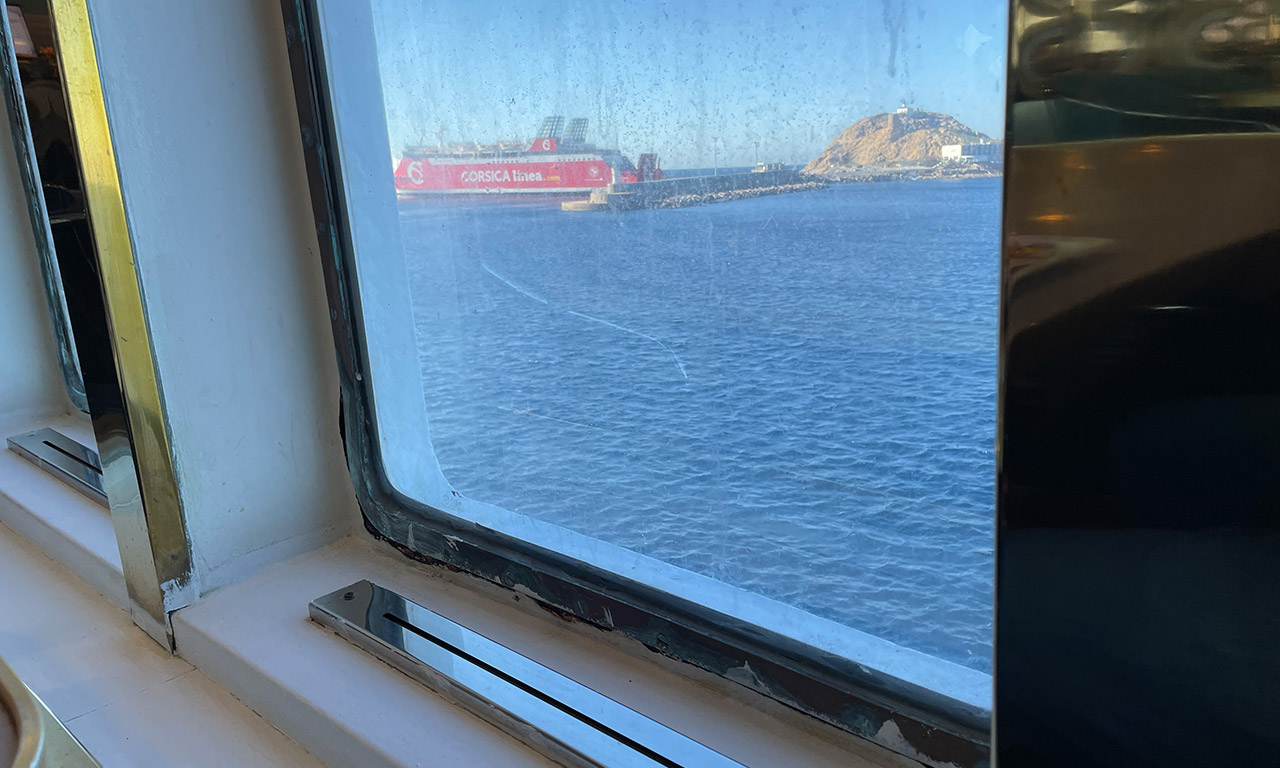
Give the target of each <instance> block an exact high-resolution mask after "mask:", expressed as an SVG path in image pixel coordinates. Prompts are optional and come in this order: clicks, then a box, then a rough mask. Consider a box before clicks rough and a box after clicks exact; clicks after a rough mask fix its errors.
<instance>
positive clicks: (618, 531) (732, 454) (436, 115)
mask: <svg viewBox="0 0 1280 768" xmlns="http://www.w3.org/2000/svg"><path fill="white" fill-rule="evenodd" d="M1004 5H1005V4H1004V3H1001V2H996V1H995V0H961V1H959V2H955V3H924V2H908V1H906V0H902V1H894V0H883V2H856V1H853V0H838V1H837V0H832V1H830V2H823V1H819V2H808V3H783V2H764V1H762V2H756V1H754V0H743V1H742V2H736V3H731V4H719V3H716V4H699V3H664V2H628V3H608V4H572V3H563V2H556V3H527V4H521V5H519V6H517V7H513V6H511V5H510V4H508V3H499V2H483V1H481V2H475V1H471V0H469V1H468V2H465V3H464V2H422V1H421V0H375V2H374V4H373V7H374V10H375V32H376V39H377V48H378V62H379V70H380V71H379V73H378V74H379V76H380V81H381V86H382V92H381V100H382V106H383V113H384V116H385V121H386V135H387V139H388V144H389V146H388V149H389V156H387V157H386V158H385V171H380V172H379V173H381V174H382V176H381V178H379V179H377V180H376V183H377V184H381V185H385V187H387V188H388V189H390V188H394V192H395V196H396V198H395V199H396V210H397V216H398V228H399V246H398V248H399V250H400V253H393V254H389V253H378V254H374V255H369V254H366V255H364V256H363V257H362V258H363V259H364V260H365V261H364V262H362V268H363V269H365V270H366V272H367V273H373V272H377V271H378V270H380V269H384V268H385V267H382V266H379V263H383V264H385V263H386V260H387V259H397V260H399V259H402V260H403V264H402V266H403V274H404V276H405V279H406V280H407V283H408V293H409V296H410V304H411V307H412V309H411V320H410V319H409V318H408V317H402V318H400V319H399V321H398V322H399V324H400V325H401V326H403V325H405V324H408V323H410V322H411V323H412V327H413V334H414V344H415V350H414V353H415V357H416V360H415V361H414V363H413V372H412V375H411V377H412V378H413V381H412V382H411V385H412V388H413V389H414V391H415V395H416V396H417V397H418V398H419V399H420V402H421V403H422V404H423V405H424V407H425V412H426V417H427V420H428V422H429V429H424V430H419V431H418V432H417V433H414V434H410V435H408V436H407V437H406V436H405V435H404V434H402V433H396V432H395V429H396V428H395V427H393V426H385V427H384V435H383V446H384V452H386V453H387V454H388V456H384V460H385V461H386V462H387V464H388V467H389V469H388V472H389V474H390V476H391V478H392V481H393V482H395V483H397V485H399V486H401V490H403V491H404V492H406V493H408V494H410V495H414V496H418V497H419V500H420V501H422V502H424V503H426V504H430V505H434V506H436V507H439V508H442V509H446V510H453V511H459V510H461V511H463V512H465V509H466V507H465V504H463V503H462V502H460V501H458V499H467V500H474V501H475V502H476V503H478V504H484V505H490V506H492V507H493V508H498V509H502V510H506V511H508V512H510V513H514V514H516V515H518V516H524V517H527V518H529V519H531V520H533V521H538V522H540V523H549V524H554V525H555V526H561V527H563V528H565V529H568V530H570V531H573V532H576V533H578V534H583V535H585V536H588V537H591V538H593V539H598V540H601V541H603V542H607V543H608V544H610V545H616V546H618V547H621V548H624V549H626V550H628V551H631V552H635V553H639V554H641V555H645V556H648V557H651V558H654V559H656V560H659V561H662V562H664V563H667V564H670V565H674V566H678V567H679V568H682V569H687V570H688V571H691V572H694V573H697V574H701V575H703V576H706V577H710V578H712V579H715V580H716V581H718V582H721V583H723V584H727V585H729V586H730V587H734V588H740V589H741V590H744V591H745V592H746V593H751V594H754V595H758V596H763V597H765V598H770V599H772V600H776V601H778V602H779V603H781V604H785V605H787V606H790V607H792V608H799V609H802V610H803V611H805V612H806V615H808V616H810V617H812V619H813V621H814V622H819V623H820V622H821V621H823V620H826V621H830V622H835V623H837V624H839V625H842V626H845V627H850V628H853V629H857V630H861V631H863V632H867V633H870V634H872V635H875V636H877V637H880V638H884V639H886V640H889V641H891V642H893V643H898V644H901V645H904V646H907V647H909V648H912V649H916V650H919V651H923V652H925V653H927V654H930V655H933V656H936V657H939V658H941V659H945V660H947V661H949V662H954V663H956V664H959V665H964V666H967V667H970V668H972V669H975V670H980V671H984V672H985V671H989V669H990V656H991V627H992V618H991V592H992V570H993V566H992V537H993V498H994V491H993V483H994V476H995V460H994V433H995V424H994V421H995V387H996V327H997V303H998V284H997V279H998V261H999V249H998V242H999V234H998V232H999V220H1000V197H1001V181H1000V179H999V178H998V177H999V174H1000V170H1001V165H1000V163H1001V160H1002V157H1003V147H1002V145H1001V144H1000V142H999V141H998V139H999V138H1000V137H1001V136H1002V135H1003V113H1004V68H1005V62H1004V39H1005V23H1006V22H1005V16H1004V14H1005V9H1004ZM369 279H370V280H372V279H375V278H369ZM366 282H368V280H366ZM369 303H370V302H369V300H368V299H366V304H369ZM369 311H373V310H369ZM366 321H367V322H366V332H367V334H369V336H370V337H376V336H377V335H378V334H382V333H387V334H390V333H393V332H397V333H399V332H403V327H399V328H396V329H395V330H394V331H393V329H392V326H391V325H390V324H389V323H381V322H374V321H371V320H369V318H368V317H366ZM374 374H375V376H376V375H378V372H377V370H376V366H375V370H374ZM384 378H385V377H384ZM376 383H377V382H375V384H376ZM396 385H405V381H399V382H397V383H396ZM387 386H392V385H391V384H388V385H387ZM400 402H403V401H402V400H395V399H394V398H390V397H388V398H383V399H381V400H380V403H379V407H380V408H381V412H380V414H379V420H380V423H382V424H384V425H391V424H392V423H409V422H408V421H406V419H407V417H405V416H404V415H403V414H398V413H396V412H392V411H394V409H396V408H399V407H401V406H398V405H396V403H400ZM433 463H438V470H439V473H440V475H441V476H442V477H443V478H444V480H445V481H446V483H447V485H438V486H431V485H430V484H429V483H424V484H422V485H418V486H415V485H414V483H413V482H412V481H411V480H408V479H405V478H411V477H412V476H414V472H417V471H421V472H423V473H425V472H427V470H426V469H415V468H422V467H428V466H431V465H433ZM433 471H434V470H433ZM460 505H461V506H460ZM824 626H825V625H824Z"/></svg>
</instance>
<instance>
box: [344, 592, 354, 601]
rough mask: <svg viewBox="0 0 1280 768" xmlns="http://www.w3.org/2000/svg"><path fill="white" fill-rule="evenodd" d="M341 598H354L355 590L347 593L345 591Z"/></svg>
mask: <svg viewBox="0 0 1280 768" xmlns="http://www.w3.org/2000/svg"><path fill="white" fill-rule="evenodd" d="M342 599H343V600H355V599H356V593H355V592H347V593H345V594H344V595H343V596H342Z"/></svg>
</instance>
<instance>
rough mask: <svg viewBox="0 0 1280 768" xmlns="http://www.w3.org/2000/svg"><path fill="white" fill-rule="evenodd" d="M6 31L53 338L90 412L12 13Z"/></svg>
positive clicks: (14, 119)
mask: <svg viewBox="0 0 1280 768" xmlns="http://www.w3.org/2000/svg"><path fill="white" fill-rule="evenodd" d="M0 25H2V26H3V34H0V85H3V89H4V103H5V108H6V110H7V112H8V115H9V132H10V133H11V134H12V138H13V149H14V152H16V153H17V156H18V170H19V171H20V172H21V173H22V187H23V190H24V191H25V192H26V198H27V215H28V216H29V217H30V218H31V232H32V235H33V236H34V238H35V244H36V253H37V254H39V256H40V276H41V278H42V279H43V282H44V293H45V300H46V302H47V304H48V307H49V322H50V324H52V326H53V335H54V340H55V342H56V343H57V347H58V368H59V370H60V371H61V372H62V386H63V388H64V389H65V390H66V392H67V398H68V399H69V400H71V404H72V405H74V406H75V407H76V408H77V409H79V410H81V411H83V412H84V413H88V412H89V400H88V398H87V397H86V396H85V391H84V374H83V373H82V372H81V370H80V360H79V357H78V356H77V354H76V340H75V335H74V334H73V333H72V330H71V317H70V313H69V312H68V310H67V297H66V294H65V293H64V292H63V289H62V274H61V272H60V270H59V268H58V255H57V252H56V250H55V249H54V246H53V232H52V231H51V229H50V225H49V211H48V209H47V208H46V207H45V200H44V189H43V186H42V182H41V180H40V169H39V167H38V166H37V164H36V157H35V142H34V141H33V140H32V138H31V123H30V121H29V120H28V119H27V110H26V107H25V106H24V103H23V92H22V80H21V79H20V78H19V76H18V56H17V50H16V49H15V48H14V44H13V31H12V30H11V29H10V28H9V15H8V14H7V13H6V14H3V16H2V17H0Z"/></svg>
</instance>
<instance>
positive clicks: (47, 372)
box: [0, 116, 72, 444]
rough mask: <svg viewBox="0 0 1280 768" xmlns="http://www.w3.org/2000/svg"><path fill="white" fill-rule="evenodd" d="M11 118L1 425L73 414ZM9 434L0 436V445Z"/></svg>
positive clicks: (5, 151) (3, 163)
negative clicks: (63, 382) (42, 276)
mask: <svg viewBox="0 0 1280 768" xmlns="http://www.w3.org/2000/svg"><path fill="white" fill-rule="evenodd" d="M12 147H13V137H12V134H11V133H10V130H9V120H8V117H7V116H6V117H4V118H3V119H0V198H3V199H2V200H0V351H2V352H3V359H4V363H3V365H0V423H3V424H11V423H16V421H20V422H24V423H25V422H28V421H33V420H38V419H42V418H47V417H53V416H59V415H63V414H67V413H70V412H71V411H72V406H71V401H70V400H68V399H67V395H66V391H65V390H64V389H63V386H62V375H61V373H60V372H59V370H58V354H57V348H56V346H55V344H56V342H55V341H54V336H53V326H52V324H51V323H50V320H49V305H48V303H47V302H46V300H45V294H44V283H43V282H42V280H41V277H40V260H39V256H38V255H37V254H36V244H35V237H34V236H33V235H32V233H31V219H30V218H29V217H28V216H27V203H26V193H25V192H24V191H23V188H22V176H21V175H20V174H19V172H18V160H17V157H16V156H15V155H14V152H13V149H12ZM5 437H8V435H7V434H0V444H2V443H3V440H4V438H5Z"/></svg>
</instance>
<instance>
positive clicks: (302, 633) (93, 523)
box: [0, 416, 919, 768]
mask: <svg viewBox="0 0 1280 768" xmlns="http://www.w3.org/2000/svg"><path fill="white" fill-rule="evenodd" d="M40 426H49V427H54V428H56V429H59V430H62V431H63V432H64V433H65V434H67V435H69V436H71V437H74V438H76V439H80V440H86V441H87V440H91V439H92V432H91V428H90V426H89V424H88V423H87V421H86V420H85V418H84V417H77V416H66V417H61V418H58V419H45V420H42V421H41V422H40V423H38V424H37V423H27V422H25V421H21V420H16V421H11V422H7V423H4V424H0V427H2V428H3V429H7V430H8V431H7V432H5V433H4V434H5V435H8V434H14V433H18V432H22V431H26V430H29V429H34V428H37V427H40ZM0 453H2V454H3V456H0V523H3V524H4V525H7V526H8V527H10V528H11V529H13V530H14V531H15V532H17V533H19V534H20V535H21V536H23V537H24V538H26V539H27V540H28V541H31V542H32V543H34V544H35V545H36V546H37V547H38V548H40V549H42V550H43V551H44V552H45V553H46V554H47V555H48V556H49V557H51V558H52V559H54V560H55V561H58V562H60V563H62V564H63V565H64V566H65V567H67V568H68V569H69V570H70V571H72V572H73V573H75V574H76V575H77V576H78V577H79V578H81V579H82V580H84V581H85V582H86V583H88V584H89V585H90V586H91V587H92V588H94V589H96V590H97V591H98V592H100V593H101V594H103V595H104V596H106V597H107V598H108V599H109V600H110V601H111V602H112V603H114V604H115V605H117V606H120V607H122V608H126V609H127V594H126V590H125V585H124V578H123V575H122V572H121V566H120V559H119V552H118V550H117V548H116V543H115V533H114V529H113V528H112V525H111V520H110V516H109V515H108V514H106V512H105V511H104V510H103V509H102V508H101V507H100V506H97V505H95V504H94V503H93V502H91V501H90V500H88V499H87V498H85V497H84V496H82V495H80V494H79V493H77V492H76V491H74V490H73V489H71V488H70V487H68V486H66V485H64V484H63V483H62V482H61V481H59V480H57V479H56V478H54V477H52V476H51V475H49V474H47V473H45V472H44V471H43V470H41V469H39V468H37V467H35V466H34V465H32V464H31V463H29V462H27V461H26V460H24V459H22V458H20V457H18V456H17V455H15V454H13V453H12V452H9V451H3V452H0ZM353 512H354V510H353ZM359 579H371V580H373V581H376V582H378V583H380V584H382V585H384V586H386V587H388V588H390V589H393V590H395V591H397V592H400V593H401V594H403V595H404V596H405V597H407V598H409V599H411V600H414V601H415V602H418V603H420V604H422V605H424V606H427V607H429V608H431V609H432V610H434V611H437V612H439V613H441V614H444V615H446V616H448V617H449V618H451V619H453V620H454V621H457V622H459V623H461V624H464V625H466V626H468V627H470V628H471V629H473V630H475V631H477V632H480V633H481V634H484V635H486V636H488V637H490V638H492V639H494V640H496V641H498V642H500V643H503V644H504V645H507V646H508V647H511V648H513V649H515V650H517V651H518V652H520V653H522V654H524V655H526V656H528V657H530V658H532V659H534V660H535V661H538V662H540V663H542V664H544V665H546V666H548V667H550V668H552V669H555V670H556V671H558V672H560V673H562V674H564V675H567V676H568V677H571V678H573V679H574V680H577V681H578V682H581V683H583V684H585V685H588V686H590V687H592V688H594V689H595V690H598V691H600V692H601V693H603V694H605V695H607V696H610V697H612V698H614V699H615V700H617V701H619V702H621V703H623V704H625V705H627V706H629V707H631V708H632V709H635V710H637V711H639V712H641V713H643V714H645V715H647V716H649V717H651V718H653V719H655V720H657V721H659V722H661V723H663V724H665V725H667V726H669V727H671V728H674V729H676V730H678V731H680V732H682V733H685V734H686V735H688V736H690V737H692V738H694V739H696V740H698V741H700V742H702V743H704V744H706V745H708V746H710V747H712V748H714V749H717V750H719V751H721V752H723V753H724V754H726V755H727V756H729V757H731V758H733V759H735V760H738V761H739V762H741V763H743V764H744V765H746V766H748V767H749V768H791V767H792V766H796V765H804V766H807V767H811V768H828V767H830V768H835V767H836V766H841V767H842V768H849V767H850V766H855V767H856V766H881V767H884V768H907V767H909V766H910V767H914V768H918V766H919V763H917V762H915V761H912V760H909V759H907V758H904V757H902V756H899V755H896V754H894V753H892V752H890V751H888V750H886V749H883V748H881V747H879V746H876V745H874V744H871V743H869V742H866V741H864V740H861V739H858V738H856V737H853V736H851V735H849V734H845V733H844V732H842V731H839V730H837V729H835V728H833V727H831V726H828V725H826V724H824V723H820V722H818V721H816V720H814V719H812V718H810V717H808V716H806V715H803V714H800V713H798V712H795V711H793V710H791V709H789V708H787V707H785V706H783V705H781V704H778V703H776V702H773V701H771V700H768V699H766V698H764V697H762V696H759V695H757V694H755V693H752V692H751V691H748V690H747V689H745V688H742V687H740V686H738V685H735V684H733V683H731V682H729V681H727V680H724V679H722V678H718V677H715V676H712V675H710V674H708V673H704V672H702V671H700V670H698V669H696V668H694V667H692V666H690V665H686V664H680V663H678V662H675V661H672V660H670V659H667V658H665V657H661V656H656V655H655V656H646V655H644V654H643V653H642V652H637V651H636V650H635V649H634V647H632V646H627V647H623V646H622V645H621V643H623V642H625V641H621V640H618V639H615V638H614V637H612V636H611V635H610V634H608V633H605V632H602V631H600V630H597V629H595V628H593V627H589V626H586V625H583V624H581V623H577V622H566V621H564V620H563V619H560V618H557V617H555V616H553V615H552V614H550V613H548V612H546V611H544V610H542V609H541V608H538V607H537V606H536V605H534V604H533V602H532V601H531V600H529V599H527V598H525V599H522V598H520V597H518V596H517V595H516V594H514V593H512V592H509V591H507V590H503V589H501V588H499V587H496V586H493V585H490V584H488V583H486V582H482V581H480V580H477V579H473V578H471V577H468V576H465V575H460V574H453V573H451V572H449V571H446V570H444V569H435V568H430V567H426V566H422V565H420V564H417V563H413V562H411V561H409V560H407V559H406V558H404V557H403V556H402V555H401V554H400V553H398V552H396V551H394V550H393V549H391V548H390V547H389V546H387V545H384V544H380V543H378V542H375V541H373V540H372V539H371V538H370V537H368V536H367V535H365V534H363V533H360V534H354V535H351V536H347V537H346V538H343V539H340V540H339V541H337V542H335V543H333V544H330V545H328V546H325V547H322V548H320V549H316V550H314V551H311V552H308V553H305V554H302V555H297V556H295V557H293V558H291V559H288V560H285V561H282V562H279V563H277V564H275V565H271V566H268V567H266V568H263V569H261V570H259V571H257V572H255V573H253V574H252V575H250V576H248V577H246V578H244V579H242V580H241V581H239V582H237V583H235V584H232V585H230V586H227V587H223V588H221V589H219V590H217V591H215V592H213V593H212V594H209V595H206V596H205V597H204V598H202V599H201V600H200V601H199V602H197V603H196V604H194V605H192V606H189V607H187V608H184V609H183V610H181V611H179V612H177V613H176V614H174V616H173V627H174V635H175V640H176V643H177V647H178V654H179V655H180V656H181V657H183V658H184V659H185V660H186V661H188V662H190V663H191V664H192V665H193V666H195V667H196V668H198V669H200V670H201V671H202V672H203V673H205V674H206V675H207V676H209V677H210V678H211V679H212V680H213V681H214V682H216V683H217V684H219V685H221V686H222V687H223V688H225V689H226V690H227V691H229V692H230V693H232V694H234V695H235V696H236V697H237V698H239V699H240V700H241V701H243V702H244V703H245V704H247V705H248V706H249V707H250V708H252V709H253V710H254V711H256V712H257V713H258V714H260V715H262V716H263V717H265V718H266V719H267V720H268V721H269V722H270V723H271V724H272V725H274V726H275V727H276V728H277V729H279V730H281V731H283V732H284V733H285V734H286V735H288V736H289V737H291V738H292V739H294V740H295V741H297V742H298V743H299V744H300V745H301V746H303V747H304V748H306V749H307V750H309V751H310V752H311V753H312V754H314V755H317V756H319V757H321V758H322V759H323V760H324V761H325V762H327V763H329V764H331V765H335V766H336V765H361V766H369V767H370V768H399V767H400V766H418V765H422V764H424V763H423V761H424V759H425V758H426V757H428V756H429V757H430V764H431V765H432V766H441V767H442V768H443V767H452V768H487V767H488V766H493V765H503V766H512V767H513V768H514V767H515V766H539V767H541V766H552V765H554V764H553V763H552V762H551V761H550V760H548V759H547V758H545V757H543V756H541V755H540V754H538V753H536V752H535V751H533V750H532V749H530V748H528V747H526V746H525V745H523V744H522V743H520V742H518V741H517V740H515V739H514V738H511V737H508V736H506V735H505V734H502V733H501V732H499V731H498V730H496V729H495V728H493V727H492V726H490V725H488V724H487V723H485V722H484V721H482V720H480V719H479V718H476V717H474V716H473V715H471V714H470V713H468V712H467V711H465V710H463V709H461V708H459V707H457V706H455V705H453V704H451V703H450V702H448V701H447V700H445V699H444V698H442V697H439V696H437V695H436V694H434V693H433V692H431V691H430V690H428V689H427V688H425V687H424V686H422V685H421V684H419V683H418V682H416V681H414V680H411V679H410V678H408V677H407V676H405V675H403V674H401V673H400V672H398V671H396V670H395V669H393V668H391V667H390V666H387V665H386V664H383V663H382V662H381V661H378V660H377V659H375V658H374V657H372V656H370V655H369V654H367V653H365V652H364V651H361V650H359V649H358V648H356V647H355V646H353V645H351V644H349V643H347V642H346V641H345V640H342V639H341V638H339V637H338V636H337V635H335V634H333V633H332V632H330V631H329V630H327V629H325V628H323V627H320V626H319V625H317V624H314V623H313V622H311V621H310V620H309V619H308V617H307V606H308V604H309V603H310V601H311V600H313V599H315V598H317V597H319V596H321V595H324V594H327V593H329V592H332V591H333V590H335V589H338V588H339V587H343V586H345V585H347V584H350V583H352V582H354V581H357V580H359Z"/></svg>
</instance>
